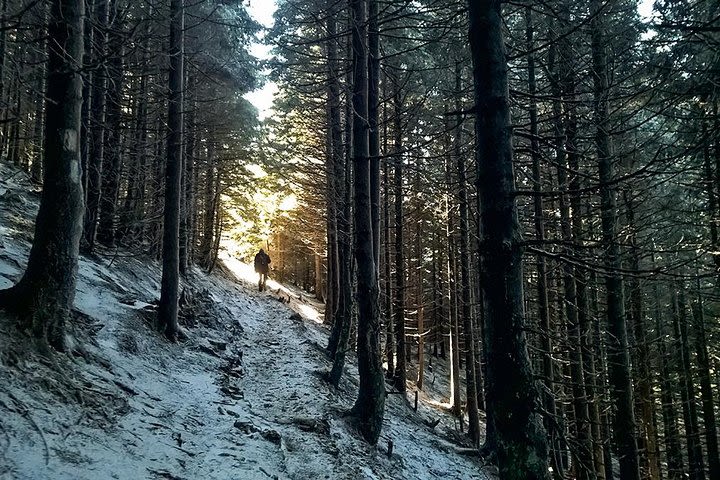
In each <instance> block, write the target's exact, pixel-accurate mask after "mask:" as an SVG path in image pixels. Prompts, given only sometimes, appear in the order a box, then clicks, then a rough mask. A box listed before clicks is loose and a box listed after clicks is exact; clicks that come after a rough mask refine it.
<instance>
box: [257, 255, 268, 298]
mask: <svg viewBox="0 0 720 480" xmlns="http://www.w3.org/2000/svg"><path fill="white" fill-rule="evenodd" d="M255 271H256V272H257V273H258V274H259V275H260V278H259V279H258V290H259V291H261V292H262V291H263V290H265V282H267V276H268V273H270V255H268V254H267V253H265V250H263V249H262V248H261V249H260V251H259V252H258V253H257V254H256V255H255Z"/></svg>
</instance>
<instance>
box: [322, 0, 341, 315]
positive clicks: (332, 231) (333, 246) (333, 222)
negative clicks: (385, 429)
mask: <svg viewBox="0 0 720 480" xmlns="http://www.w3.org/2000/svg"><path fill="white" fill-rule="evenodd" d="M335 3H336V2H335V1H334V0H328V2H327V8H328V16H327V20H326V22H327V30H328V40H327V47H326V48H327V75H328V84H327V152H326V156H327V162H326V166H325V169H326V175H327V193H326V204H327V230H328V231H327V245H328V246H327V292H326V298H325V323H326V324H329V325H332V324H333V323H334V322H335V315H336V310H337V309H338V304H339V296H340V255H339V246H338V216H339V214H338V206H339V204H340V203H341V201H342V199H341V198H340V197H339V196H340V194H341V191H340V189H339V188H338V187H339V185H340V184H341V182H342V176H341V177H338V175H337V174H338V173H340V174H342V169H338V168H337V164H338V163H341V162H342V131H341V128H342V127H341V123H340V80H339V77H338V76H339V75H340V72H339V71H338V63H337V38H336V34H337V23H336V21H335V15H336V14H337V11H336V9H335Z"/></svg>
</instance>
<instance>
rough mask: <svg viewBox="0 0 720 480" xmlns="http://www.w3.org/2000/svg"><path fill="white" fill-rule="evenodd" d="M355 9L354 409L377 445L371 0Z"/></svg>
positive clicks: (359, 1)
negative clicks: (370, 116)
mask: <svg viewBox="0 0 720 480" xmlns="http://www.w3.org/2000/svg"><path fill="white" fill-rule="evenodd" d="M350 5H351V8H352V13H353V28H352V42H353V71H354V76H353V80H354V81H353V162H354V164H355V258H356V261H357V268H358V272H357V300H358V314H359V317H358V327H357V330H358V332H357V333H358V335H357V336H358V342H357V343H358V345H357V357H358V373H359V374H360V389H359V392H358V398H357V400H356V401H355V405H354V406H353V408H352V414H353V415H354V416H355V417H356V419H357V420H358V422H359V426H360V433H361V434H362V436H363V437H364V438H365V440H367V441H368V442H369V443H370V444H371V445H375V444H377V442H378V440H379V438H380V431H381V429H382V423H383V412H384V410H385V381H384V376H383V371H382V364H381V362H380V342H379V330H380V325H379V323H380V318H379V316H380V315H379V310H380V309H379V305H378V296H379V295H378V293H379V291H378V284H377V277H376V275H375V272H376V271H377V269H376V266H375V260H374V259H375V256H374V246H373V221H372V211H371V210H372V208H371V199H372V198H373V192H371V182H370V170H371V169H370V159H369V158H368V156H369V145H368V126H367V123H366V119H367V118H368V85H367V58H368V56H367V24H366V18H367V15H366V12H367V10H366V4H365V0H351V1H350Z"/></svg>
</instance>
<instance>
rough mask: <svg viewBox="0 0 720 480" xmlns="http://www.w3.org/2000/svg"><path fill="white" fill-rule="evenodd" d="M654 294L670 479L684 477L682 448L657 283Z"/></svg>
mask: <svg viewBox="0 0 720 480" xmlns="http://www.w3.org/2000/svg"><path fill="white" fill-rule="evenodd" d="M653 263H654V262H653ZM653 295H654V297H655V330H656V331H657V333H658V336H659V340H658V354H659V355H658V356H659V359H660V402H661V404H662V417H663V437H664V440H665V456H666V460H667V472H668V479H669V480H679V479H681V478H684V475H683V471H684V467H683V458H682V449H681V447H680V430H679V428H678V424H677V412H676V410H675V401H674V392H675V386H674V382H673V377H672V373H671V365H670V357H669V356H668V350H667V345H666V343H665V338H666V336H667V333H668V332H667V329H666V328H665V326H664V323H663V319H662V315H661V313H660V312H661V308H660V295H659V293H658V287H657V284H654V285H653ZM673 304H674V302H673Z"/></svg>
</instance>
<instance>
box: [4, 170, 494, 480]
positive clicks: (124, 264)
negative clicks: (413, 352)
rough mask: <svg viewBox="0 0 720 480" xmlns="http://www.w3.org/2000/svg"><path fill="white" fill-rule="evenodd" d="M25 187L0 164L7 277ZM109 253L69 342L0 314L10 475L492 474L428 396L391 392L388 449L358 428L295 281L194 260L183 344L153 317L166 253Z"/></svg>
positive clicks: (83, 273)
mask: <svg viewBox="0 0 720 480" xmlns="http://www.w3.org/2000/svg"><path fill="white" fill-rule="evenodd" d="M28 190H32V189H31V187H30V185H29V183H28V181H27V179H26V177H25V175H24V174H23V173H17V172H16V171H14V170H10V169H9V168H8V167H7V166H6V165H0V288H3V287H6V286H9V285H11V284H12V283H13V282H14V281H16V280H17V279H18V278H19V275H20V274H21V273H22V269H23V266H24V265H25V262H26V258H27V253H28V252H29V247H30V237H31V235H32V233H31V232H32V221H33V218H34V212H35V210H36V208H37V200H38V195H37V192H35V193H31V194H28V193H26V192H27V191H28ZM100 253H101V254H100V255H99V257H98V258H95V259H89V258H82V259H81V263H80V269H79V283H78V292H77V298H76V309H77V312H76V315H75V319H74V321H73V332H74V335H75V337H76V338H77V347H78V351H77V352H76V354H75V355H73V356H71V357H68V356H63V355H55V356H51V357H44V356H43V355H41V354H39V353H36V350H34V349H28V348H27V347H28V345H29V344H30V343H31V340H30V339H29V337H27V336H26V335H25V334H24V333H21V332H19V331H18V330H17V328H16V327H15V326H14V324H13V323H12V321H11V320H10V319H9V318H7V316H6V315H5V314H4V313H2V312H0V385H1V386H0V479H38V480H40V479H92V480H97V479H109V478H114V479H144V478H148V479H268V478H278V479H286V478H289V479H323V478H327V479H391V478H392V479H404V478H405V479H432V478H447V479H451V478H478V479H481V478H490V476H489V474H486V473H483V467H482V465H481V464H480V461H479V460H478V459H476V458H473V457H471V456H468V455H461V454H459V453H458V451H460V452H464V451H463V450H462V446H461V445H459V444H458V443H457V442H456V441H454V440H453V439H454V438H455V437H456V436H455V435H454V434H453V433H452V430H453V428H452V426H453V423H452V420H451V418H450V417H448V416H447V415H446V413H444V412H443V411H442V410H440V409H437V408H435V407H433V406H432V405H431V403H430V402H429V403H421V405H420V408H419V412H414V411H413V410H412V408H411V407H410V404H409V403H407V402H405V401H404V400H403V399H401V398H398V395H390V396H389V397H388V404H387V410H386V417H385V425H384V428H383V435H382V439H381V441H380V444H379V446H378V447H377V448H372V447H369V446H368V445H367V444H365V443H364V442H363V441H362V440H360V439H359V437H358V435H357V434H356V433H355V432H354V431H353V430H352V428H351V427H350V426H349V425H348V424H347V423H346V422H345V420H344V419H343V416H342V413H343V412H344V411H345V410H347V409H348V408H349V407H350V406H351V405H352V402H353V400H354V395H355V392H356V388H357V372H356V369H355V368H354V364H353V363H352V362H350V365H349V366H348V368H347V375H346V376H345V379H344V380H343V382H342V384H341V387H340V389H335V388H333V387H332V386H330V385H328V384H327V383H326V382H325V381H324V380H323V379H322V377H321V375H320V374H321V373H322V372H324V371H327V370H329V367H330V362H329V360H328V359H327V357H326V356H325V354H324V352H323V350H322V347H323V346H324V345H325V344H326V341H327V334H328V332H327V329H326V328H325V327H323V326H322V325H321V324H320V323H319V322H320V321H321V318H322V316H321V313H320V312H318V311H317V309H316V307H317V305H315V304H313V303H312V302H311V301H310V300H308V299H307V298H305V297H304V296H303V295H302V294H301V293H300V292H298V291H295V290H293V289H290V288H288V287H284V286H282V285H277V284H274V283H271V284H270V287H271V288H270V290H271V291H270V292H266V293H262V294H261V293H258V292H255V291H254V290H253V288H252V285H251V282H252V275H251V274H252V272H250V271H249V270H250V268H249V267H248V266H246V265H243V264H240V263H239V262H237V261H235V260H233V259H231V258H225V259H224V260H225V265H226V266H225V267H224V268H223V270H225V271H232V272H233V273H234V275H229V274H225V275H221V274H217V275H210V276H207V275H205V274H203V273H202V272H200V271H198V270H194V271H193V272H192V275H191V278H190V279H189V280H188V285H187V286H186V287H185V302H184V303H183V311H182V314H183V317H184V318H183V321H182V323H184V325H185V328H186V330H187V332H188V334H189V340H188V341H186V342H184V343H182V344H178V345H174V344H169V343H168V342H167V341H165V340H164V339H163V338H162V337H161V336H160V335H158V334H157V333H156V332H155V331H154V329H153V328H152V318H153V309H154V302H155V301H156V300H157V296H158V292H159V280H160V267H159V265H158V263H157V262H155V261H153V260H150V259H147V258H140V257H134V256H131V255H130V254H129V253H127V252H122V251H121V252H114V251H113V252H100ZM247 277H250V280H248V281H244V280H243V279H244V278H247ZM423 397H424V396H423ZM435 400H436V402H435V403H437V401H438V400H439V399H435ZM435 419H439V420H440V424H439V425H438V426H436V427H435V428H431V427H430V426H429V425H428V423H430V422H431V421H432V420H435ZM388 440H392V441H393V443H394V450H393V455H392V457H390V458H388V456H387V443H388ZM486 475H488V476H486Z"/></svg>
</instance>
